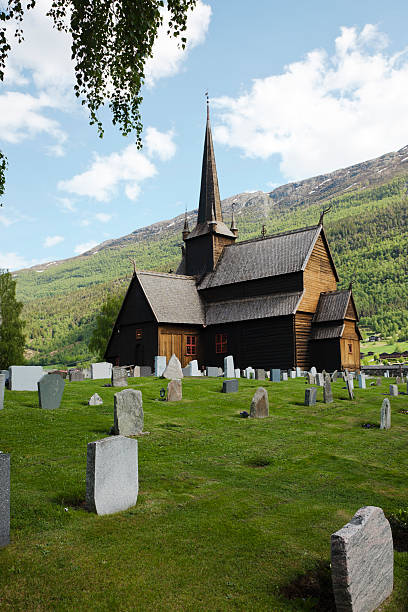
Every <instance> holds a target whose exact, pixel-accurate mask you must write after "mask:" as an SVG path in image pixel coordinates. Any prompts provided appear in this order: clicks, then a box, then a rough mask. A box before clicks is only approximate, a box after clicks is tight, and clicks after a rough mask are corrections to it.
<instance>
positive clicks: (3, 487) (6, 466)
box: [0, 452, 10, 548]
mask: <svg viewBox="0 0 408 612" xmlns="http://www.w3.org/2000/svg"><path fill="white" fill-rule="evenodd" d="M9 542H10V455H8V454H6V453H1V452H0V548H2V547H3V546H7V544H9Z"/></svg>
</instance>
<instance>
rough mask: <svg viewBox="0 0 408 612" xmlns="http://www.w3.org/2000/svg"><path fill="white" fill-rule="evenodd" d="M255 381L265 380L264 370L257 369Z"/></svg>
mask: <svg viewBox="0 0 408 612" xmlns="http://www.w3.org/2000/svg"><path fill="white" fill-rule="evenodd" d="M255 379H256V380H265V370H264V369H263V368H257V369H256V370H255Z"/></svg>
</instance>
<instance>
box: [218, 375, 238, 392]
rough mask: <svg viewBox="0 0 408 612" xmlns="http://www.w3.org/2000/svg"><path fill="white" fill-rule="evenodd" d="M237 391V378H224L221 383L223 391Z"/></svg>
mask: <svg viewBox="0 0 408 612" xmlns="http://www.w3.org/2000/svg"><path fill="white" fill-rule="evenodd" d="M237 391H238V380H237V379H236V378H232V379H229V380H224V382H223V383H222V392H223V393H236V392H237Z"/></svg>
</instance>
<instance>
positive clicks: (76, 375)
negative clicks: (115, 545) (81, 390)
mask: <svg viewBox="0 0 408 612" xmlns="http://www.w3.org/2000/svg"><path fill="white" fill-rule="evenodd" d="M68 375H69V382H78V381H81V380H85V374H84V373H83V371H82V370H70V371H69V373H68Z"/></svg>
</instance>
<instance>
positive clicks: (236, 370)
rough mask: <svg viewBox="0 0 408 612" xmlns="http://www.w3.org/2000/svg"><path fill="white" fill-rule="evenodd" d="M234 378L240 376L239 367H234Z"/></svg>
mask: <svg viewBox="0 0 408 612" xmlns="http://www.w3.org/2000/svg"><path fill="white" fill-rule="evenodd" d="M234 376H235V378H241V370H240V369H239V368H235V374H234Z"/></svg>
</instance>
